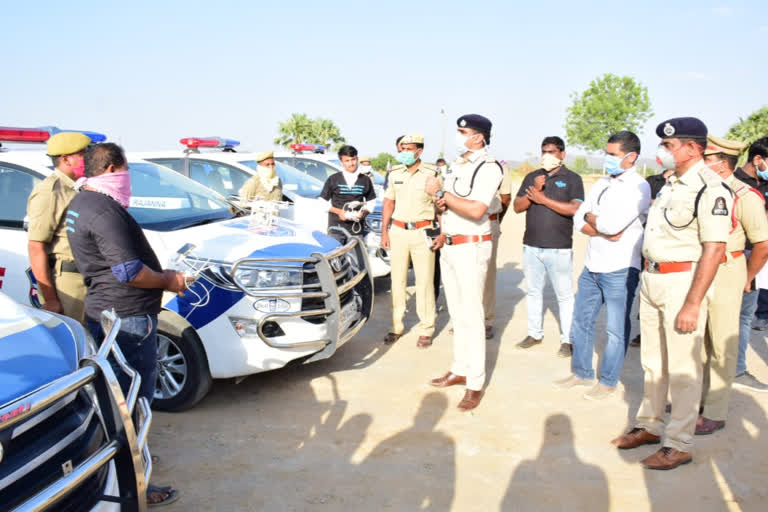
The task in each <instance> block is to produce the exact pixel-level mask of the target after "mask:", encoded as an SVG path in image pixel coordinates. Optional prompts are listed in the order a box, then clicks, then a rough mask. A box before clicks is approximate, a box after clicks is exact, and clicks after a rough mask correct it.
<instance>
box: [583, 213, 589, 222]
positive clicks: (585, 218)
mask: <svg viewBox="0 0 768 512" xmlns="http://www.w3.org/2000/svg"><path fill="white" fill-rule="evenodd" d="M587 215H589V212H587V213H585V214H584V222H589V221H588V220H587Z"/></svg>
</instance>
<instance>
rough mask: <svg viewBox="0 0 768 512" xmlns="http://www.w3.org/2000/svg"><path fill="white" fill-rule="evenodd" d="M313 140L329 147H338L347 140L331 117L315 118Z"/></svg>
mask: <svg viewBox="0 0 768 512" xmlns="http://www.w3.org/2000/svg"><path fill="white" fill-rule="evenodd" d="M310 140H311V142H313V143H315V144H323V145H325V146H327V147H328V148H329V149H337V148H338V147H339V146H340V145H341V144H344V143H345V142H346V140H345V139H344V137H342V136H341V130H339V127H338V126H336V123H334V122H333V121H331V120H330V119H314V120H313V121H312V136H311V139H310Z"/></svg>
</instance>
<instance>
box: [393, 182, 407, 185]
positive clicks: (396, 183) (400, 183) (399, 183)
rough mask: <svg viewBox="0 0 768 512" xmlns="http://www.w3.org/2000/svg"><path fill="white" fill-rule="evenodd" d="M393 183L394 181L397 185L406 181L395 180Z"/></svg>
mask: <svg viewBox="0 0 768 512" xmlns="http://www.w3.org/2000/svg"><path fill="white" fill-rule="evenodd" d="M393 183H394V184H395V185H402V184H403V183H405V182H404V181H395V182H393Z"/></svg>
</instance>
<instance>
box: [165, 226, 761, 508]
mask: <svg viewBox="0 0 768 512" xmlns="http://www.w3.org/2000/svg"><path fill="white" fill-rule="evenodd" d="M523 224H524V217H523V216H522V215H514V214H513V213H511V214H510V215H509V216H508V217H507V218H506V219H505V220H504V223H503V225H502V230H503V234H502V238H501V242H500V244H501V245H500V250H499V258H498V262H497V263H498V267H499V277H498V283H497V290H498V304H497V322H496V331H497V335H496V337H495V338H494V339H493V340H491V341H490V342H488V354H487V375H488V385H487V392H486V395H485V398H484V399H483V401H482V403H481V405H480V407H478V408H477V409H476V410H475V411H472V412H470V413H461V412H459V411H458V410H457V409H456V405H457V403H458V401H459V400H460V398H461V396H462V394H463V388H461V387H453V388H447V389H445V390H437V389H435V388H432V387H430V386H429V384H428V381H429V379H431V378H433V377H437V376H440V375H441V374H442V373H444V372H445V371H447V369H448V368H449V366H450V362H451V354H452V346H451V345H452V341H451V336H450V335H449V334H448V328H447V326H446V324H447V322H448V321H449V316H448V313H447V311H446V310H443V311H442V312H441V313H440V314H439V318H438V330H437V333H436V334H437V338H436V340H435V343H434V345H433V346H432V347H431V348H429V349H427V350H421V349H418V348H416V337H415V336H414V335H412V334H411V335H406V336H404V337H403V338H401V339H400V341H398V342H397V343H396V344H395V345H393V346H391V347H386V346H384V345H383V344H382V343H381V340H382V338H383V337H384V336H385V335H386V333H387V331H388V327H389V321H390V295H389V292H388V291H387V290H386V289H383V290H382V289H379V290H378V291H377V293H376V298H375V301H376V302H375V308H374V314H373V318H372V320H371V321H370V322H369V323H368V325H367V326H366V327H365V328H364V329H363V330H362V331H361V332H360V334H359V335H358V336H357V337H356V338H355V339H354V340H352V341H351V342H350V343H348V344H347V345H345V346H344V347H342V348H341V349H340V350H339V352H337V353H336V354H335V355H334V356H333V357H332V358H331V359H329V360H326V361H321V362H317V363H312V364H309V365H305V366H300V367H296V368H285V369H282V370H277V371H273V372H269V373H264V374H260V375H255V376H252V377H249V378H248V379H247V380H245V381H244V382H242V383H240V384H237V385H236V384H234V383H233V382H231V381H216V382H215V383H214V387H213V389H212V391H211V393H210V394H209V395H208V396H207V397H206V398H205V399H204V400H203V401H202V402H201V403H200V404H199V405H198V406H197V407H195V408H194V409H193V410H190V411H186V412H183V413H177V414H167V413H159V412H158V413H156V414H155V416H154V423H153V426H152V433H151V439H150V442H151V448H152V451H153V453H154V454H156V455H158V456H159V457H160V462H159V463H158V464H157V465H156V466H155V471H154V478H153V481H154V482H155V483H157V484H166V483H173V484H174V485H175V486H176V487H177V488H178V489H179V490H180V492H181V498H180V500H179V501H178V502H177V503H176V504H174V505H171V506H170V507H167V508H166V510H169V511H171V510H175V511H182V510H183V511H197V510H222V511H230V510H233V511H234V510H267V511H283V510H285V511H304V510H321V511H336V510H344V511H352V510H355V511H357V510H394V511H410V510H434V511H444V510H445V511H447V510H453V511H497V510H502V511H529V510H530V511H561V510H562V511H566V510H567V511H582V510H589V511H597V512H600V511H607V510H614V511H649V510H652V511H672V510H674V511H678V512H680V511H688V510H691V511H694V510H695V511H721V510H723V511H725V510H743V511H758V510H760V511H765V510H768V504H767V503H768V501H766V499H768V488H767V487H768V486H767V482H768V459H766V457H765V455H766V454H767V453H768V420H766V413H765V411H766V407H768V394H759V393H751V392H745V391H742V390H734V393H733V399H732V401H731V410H730V416H729V418H728V424H727V426H726V428H725V430H722V431H720V432H718V433H716V434H714V435H711V436H706V437H697V438H696V445H695V451H694V461H693V463H692V464H689V465H687V466H682V467H680V468H678V469H676V470H674V471H671V472H653V471H648V470H644V469H643V467H642V466H641V465H640V464H639V463H638V461H639V460H640V459H642V458H643V457H645V456H647V455H649V454H650V453H652V452H653V451H655V450H656V449H657V447H641V448H638V449H635V450H629V451H619V450H617V449H615V448H614V447H613V446H611V445H610V444H609V441H610V440H611V439H612V438H613V437H615V436H616V435H618V434H620V433H622V431H624V430H625V429H626V428H627V426H628V425H629V424H630V423H629V422H630V420H631V418H633V417H634V413H635V411H636V410H637V408H638V406H639V403H640V400H641V395H642V370H641V368H640V357H639V350H638V349H634V348H630V351H629V353H628V355H627V359H626V363H625V365H624V370H623V372H622V376H621V383H620V385H619V389H618V390H617V392H616V393H615V395H614V396H613V397H612V398H610V399H608V400H606V401H603V402H590V401H587V400H584V399H583V398H582V396H581V395H582V394H583V391H584V390H583V388H582V390H581V391H577V390H573V391H561V390H558V389H556V388H555V387H554V386H553V384H552V382H553V381H554V380H555V379H558V378H560V377H564V376H567V375H568V374H569V368H570V362H569V361H570V360H569V359H560V358H558V357H557V356H556V355H555V352H556V351H557V349H558V347H559V335H558V332H559V331H558V323H557V320H556V318H557V317H556V315H555V314H554V312H553V309H554V310H556V307H557V306H556V301H555V300H554V295H553V294H552V291H551V288H550V289H549V291H548V294H547V295H546V297H545V301H546V306H547V308H548V309H547V312H546V317H545V321H544V326H545V335H544V343H542V344H541V345H539V346H537V347H534V348H533V349H529V350H527V351H523V350H520V349H517V348H516V347H515V344H516V343H517V342H518V341H520V340H521V339H522V338H524V337H525V335H526V306H525V283H524V281H523V274H522V269H521V261H522V232H523ZM575 240H576V241H575V251H574V283H575V281H576V277H577V276H578V274H579V273H580V272H581V269H582V260H583V254H584V249H585V242H586V238H585V237H583V236H581V235H577V236H576V237H575ZM409 292H412V288H409ZM439 304H442V305H444V304H445V302H444V298H441V299H440V301H439ZM407 320H408V321H407V324H406V325H409V326H412V325H414V324H415V307H414V304H413V298H412V297H411V298H410V302H409V313H408V319H407ZM598 322H599V326H598V329H597V332H596V335H597V336H596V347H597V350H598V353H602V345H603V344H604V343H605V334H604V329H601V327H602V326H603V325H604V324H603V319H602V315H601V317H600V319H599V320H598ZM634 328H635V329H634V330H633V335H634V331H636V329H637V326H636V325H635V326H634ZM601 331H602V332H601ZM595 359H596V360H597V356H596V357H595ZM766 361H768V346H766V340H765V338H764V337H763V336H762V335H760V333H757V332H754V331H753V336H752V348H751V349H750V351H749V353H748V367H749V369H750V371H751V372H752V373H753V374H755V375H757V376H758V377H759V378H761V379H762V380H768V368H767V367H766Z"/></svg>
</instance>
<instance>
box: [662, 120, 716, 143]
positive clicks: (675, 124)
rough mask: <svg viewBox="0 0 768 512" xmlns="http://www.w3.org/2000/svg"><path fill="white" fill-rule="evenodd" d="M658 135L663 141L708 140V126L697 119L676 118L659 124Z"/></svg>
mask: <svg viewBox="0 0 768 512" xmlns="http://www.w3.org/2000/svg"><path fill="white" fill-rule="evenodd" d="M656 135H658V136H659V137H661V138H662V139H668V138H672V137H674V138H676V139H679V138H681V137H683V138H686V137H691V138H706V136H707V125H705V124H704V123H703V122H702V121H701V119H697V118H695V117H674V118H672V119H667V120H666V121H662V122H661V123H659V125H658V126H657V127H656Z"/></svg>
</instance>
